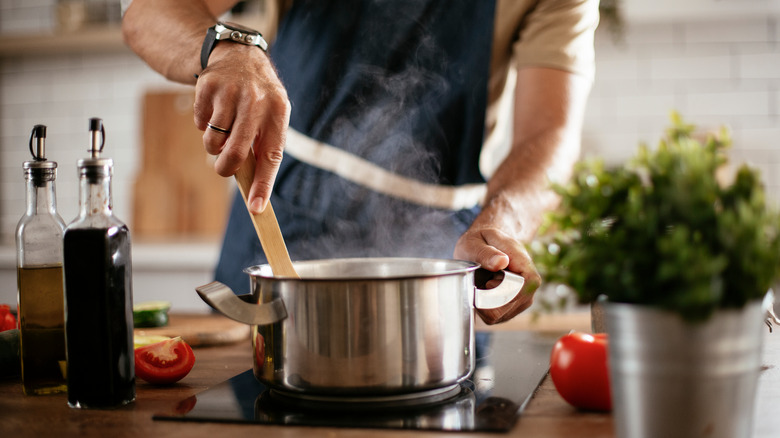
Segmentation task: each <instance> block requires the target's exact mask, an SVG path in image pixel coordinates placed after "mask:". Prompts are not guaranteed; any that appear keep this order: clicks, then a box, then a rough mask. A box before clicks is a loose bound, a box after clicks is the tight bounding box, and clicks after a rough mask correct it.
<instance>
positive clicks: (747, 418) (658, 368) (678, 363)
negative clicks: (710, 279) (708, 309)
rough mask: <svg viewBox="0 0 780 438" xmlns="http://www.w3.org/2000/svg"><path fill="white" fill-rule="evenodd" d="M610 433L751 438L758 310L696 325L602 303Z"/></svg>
mask: <svg viewBox="0 0 780 438" xmlns="http://www.w3.org/2000/svg"><path fill="white" fill-rule="evenodd" d="M604 308H605V316H606V326H607V333H608V335H609V367H610V380H611V385H612V401H613V406H614V409H613V413H614V419H615V430H616V433H617V436H618V437H620V438H629V437H630V438H645V437H647V438H650V437H664V438H675V437H680V438H698V437H707V438H718V437H723V438H734V437H747V436H750V435H751V432H752V423H753V411H754V405H755V395H756V388H757V384H758V377H759V373H760V369H761V347H762V343H763V333H762V331H763V330H765V328H764V327H763V319H764V318H763V317H762V314H763V311H762V307H761V302H760V301H756V302H754V303H749V304H748V305H746V306H745V307H744V308H743V309H735V310H721V311H718V312H716V313H715V314H714V315H713V316H712V317H711V318H710V319H708V320H706V321H704V322H701V323H688V322H686V321H684V320H683V319H682V318H681V317H680V316H678V315H677V314H674V313H670V312H666V311H662V310H658V309H655V308H651V307H647V306H639V305H631V304H620V303H604Z"/></svg>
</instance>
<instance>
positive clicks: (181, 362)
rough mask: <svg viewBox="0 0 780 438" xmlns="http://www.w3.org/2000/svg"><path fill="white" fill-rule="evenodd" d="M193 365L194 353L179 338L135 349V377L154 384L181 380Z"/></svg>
mask: <svg viewBox="0 0 780 438" xmlns="http://www.w3.org/2000/svg"><path fill="white" fill-rule="evenodd" d="M194 365H195V353H193V352H192V348H191V347H190V346H189V345H187V343H186V342H184V340H182V338H181V337H175V338H173V339H167V340H164V341H160V342H157V343H154V344H149V345H145V346H143V347H138V348H136V349H135V375H136V376H138V377H139V378H141V379H143V380H145V381H147V382H149V383H155V384H162V385H164V384H171V383H175V382H178V381H179V380H181V379H183V378H184V376H186V375H187V374H189V372H190V370H191V369H192V367H193V366H194Z"/></svg>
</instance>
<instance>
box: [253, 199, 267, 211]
mask: <svg viewBox="0 0 780 438" xmlns="http://www.w3.org/2000/svg"><path fill="white" fill-rule="evenodd" d="M263 201H264V200H263V198H255V200H254V201H252V203H251V204H249V209H250V210H251V211H252V213H255V214H257V213H262V212H263V210H264V209H265V207H264V202H263Z"/></svg>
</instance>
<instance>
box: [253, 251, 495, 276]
mask: <svg viewBox="0 0 780 438" xmlns="http://www.w3.org/2000/svg"><path fill="white" fill-rule="evenodd" d="M399 262H404V263H409V264H410V266H415V267H416V268H417V269H418V271H415V272H413V273H388V274H386V275H368V274H366V275H360V274H358V275H354V274H350V275H348V276H338V275H334V276H329V275H318V276H312V277H306V276H301V278H289V277H275V276H274V275H273V272H272V270H271V266H270V265H269V264H267V263H264V264H260V265H254V266H249V267H247V268H244V273H245V274H248V275H249V276H251V277H257V278H262V279H268V280H275V281H294V282H315V281H317V282H321V281H326V282H330V281H339V282H344V281H371V280H414V279H423V278H436V277H443V276H447V275H460V274H467V273H469V272H472V273H473V272H474V271H476V270H477V269H479V268H480V267H481V265H480V264H479V263H476V262H471V261H467V260H458V259H445V258H427V257H346V258H333V259H316V260H301V261H294V262H293V266H294V267H295V268H296V271H297V270H299V269H300V268H304V267H305V266H307V265H316V264H322V263H338V264H350V263H355V264H357V263H376V264H382V263H385V264H387V263H391V264H398V263H399ZM424 264H439V265H442V269H441V270H436V271H434V272H428V271H425V270H424V269H423V265H424Z"/></svg>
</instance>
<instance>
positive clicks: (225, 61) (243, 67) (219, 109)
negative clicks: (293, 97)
mask: <svg viewBox="0 0 780 438" xmlns="http://www.w3.org/2000/svg"><path fill="white" fill-rule="evenodd" d="M289 121H290V101H289V100H288V99H287V92H286V90H285V89H284V87H283V86H282V84H281V82H280V81H279V78H278V77H277V75H276V71H275V70H274V68H273V65H272V64H271V61H270V59H269V58H268V56H267V55H266V54H265V53H264V52H263V51H261V50H260V49H258V48H257V47H253V46H244V45H242V44H234V43H229V42H223V43H220V44H218V45H217V47H216V48H215V49H214V51H213V52H212V54H211V57H210V59H209V65H208V67H207V68H206V69H205V70H203V72H202V73H201V74H200V77H199V78H198V82H197V84H196V86H195V125H196V126H197V127H198V129H200V130H202V131H204V132H203V146H204V147H205V148H206V151H207V152H208V153H209V154H211V155H216V156H217V160H216V162H215V164H214V168H215V169H216V171H217V173H218V174H220V175H222V176H231V175H233V174H235V173H236V170H238V168H239V166H240V165H241V163H242V162H243V161H244V160H245V159H246V156H247V154H248V153H250V149H251V150H253V151H254V155H255V159H256V160H257V166H256V169H257V170H256V171H255V177H254V181H253V182H252V189H251V190H250V192H249V202H250V209H251V210H252V212H253V213H259V212H261V211H262V210H263V209H264V208H265V205H266V203H267V202H268V199H269V198H270V197H271V189H272V187H273V182H274V178H275V177H276V172H277V170H278V169H279V165H280V163H281V161H282V152H283V150H284V145H285V138H286V133H287V125H288V124H289ZM209 124H211V126H214V127H217V128H221V129H222V130H228V131H230V132H229V133H225V132H221V130H220V129H214V128H210V127H209Z"/></svg>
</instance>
